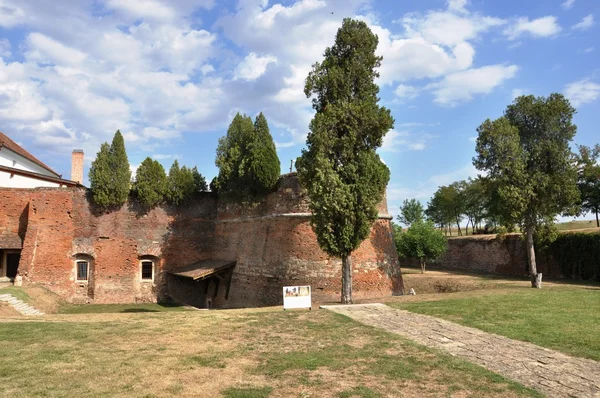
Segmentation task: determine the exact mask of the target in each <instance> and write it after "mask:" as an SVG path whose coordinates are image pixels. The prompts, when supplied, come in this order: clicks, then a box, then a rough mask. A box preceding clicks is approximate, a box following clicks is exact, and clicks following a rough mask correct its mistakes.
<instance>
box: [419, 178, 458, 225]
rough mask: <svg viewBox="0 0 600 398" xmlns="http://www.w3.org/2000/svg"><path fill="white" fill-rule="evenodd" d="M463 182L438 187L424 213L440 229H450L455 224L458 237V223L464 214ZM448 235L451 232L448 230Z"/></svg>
mask: <svg viewBox="0 0 600 398" xmlns="http://www.w3.org/2000/svg"><path fill="white" fill-rule="evenodd" d="M463 191H464V181H461V182H455V183H453V184H451V185H448V186H446V185H445V186H442V187H440V188H439V189H438V190H437V191H436V192H435V193H434V194H433V198H432V199H431V201H430V202H429V204H428V207H427V210H426V211H425V213H426V214H427V216H428V217H429V219H430V220H431V221H433V222H434V223H436V224H438V225H440V226H441V227H444V226H446V227H450V226H451V225H452V223H454V222H456V225H457V226H458V232H459V235H462V231H461V229H460V222H461V220H462V218H463V214H464V195H463ZM450 235H452V231H451V230H450Z"/></svg>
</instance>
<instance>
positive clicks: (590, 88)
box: [563, 79, 600, 107]
mask: <svg viewBox="0 0 600 398" xmlns="http://www.w3.org/2000/svg"><path fill="white" fill-rule="evenodd" d="M563 91H564V93H565V96H566V97H567V98H568V99H569V101H571V104H572V105H573V106H574V107H578V106H581V105H584V104H587V103H590V102H593V101H595V100H596V99H597V98H598V97H600V84H598V83H594V82H592V81H590V80H589V79H583V80H579V81H577V82H573V83H570V84H567V85H566V86H565V88H564V90H563Z"/></svg>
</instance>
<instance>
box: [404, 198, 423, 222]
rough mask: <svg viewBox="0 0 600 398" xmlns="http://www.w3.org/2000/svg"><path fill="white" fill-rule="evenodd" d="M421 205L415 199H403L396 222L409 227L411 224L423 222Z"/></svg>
mask: <svg viewBox="0 0 600 398" xmlns="http://www.w3.org/2000/svg"><path fill="white" fill-rule="evenodd" d="M423 213H424V210H423V205H422V204H421V202H419V201H418V200H416V199H410V200H409V199H404V201H403V202H402V207H400V215H399V216H398V221H400V222H401V223H402V224H404V225H406V226H408V227H410V226H411V224H413V223H415V222H419V221H423Z"/></svg>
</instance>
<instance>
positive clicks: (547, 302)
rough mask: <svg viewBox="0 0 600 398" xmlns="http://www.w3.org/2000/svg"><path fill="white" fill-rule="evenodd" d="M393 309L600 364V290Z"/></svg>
mask: <svg viewBox="0 0 600 398" xmlns="http://www.w3.org/2000/svg"><path fill="white" fill-rule="evenodd" d="M390 305H391V306H393V307H396V308H400V309H405V310H408V311H413V312H418V313H421V314H427V315H433V316H436V317H440V318H445V319H447V320H450V321H453V322H457V323H460V324H463V325H466V326H471V327H475V328H478V329H481V330H484V331H486V332H492V333H497V334H500V335H503V336H506V337H510V338H512V339H516V340H522V341H528V342H531V343H534V344H537V345H540V346H543V347H547V348H552V349H555V350H558V351H562V352H565V353H567V354H571V355H575V356H579V357H585V358H590V359H594V360H597V361H599V360H600V333H598V327H599V325H600V289H599V288H596V287H587V288H586V287H574V288H566V287H547V288H543V289H541V290H538V289H523V290H511V291H509V292H505V293H503V294H502V293H499V294H494V295H487V296H484V295H482V296H478V297H469V298H461V299H452V298H446V297H442V298H441V299H440V300H439V301H429V302H420V303H405V304H403V303H394V304H390Z"/></svg>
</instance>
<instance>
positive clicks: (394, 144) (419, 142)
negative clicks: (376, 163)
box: [380, 130, 431, 153]
mask: <svg viewBox="0 0 600 398" xmlns="http://www.w3.org/2000/svg"><path fill="white" fill-rule="evenodd" d="M430 139H431V136H430V135H428V134H414V133H409V132H407V131H397V130H390V131H388V132H387V133H386V135H385V136H384V137H383V144H382V145H381V148H380V151H381V152H392V153H393V152H403V151H422V150H424V149H425V148H426V147H427V142H428V141H429V140H430Z"/></svg>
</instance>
